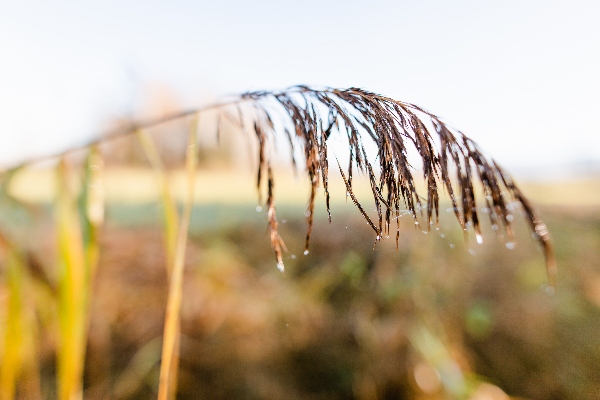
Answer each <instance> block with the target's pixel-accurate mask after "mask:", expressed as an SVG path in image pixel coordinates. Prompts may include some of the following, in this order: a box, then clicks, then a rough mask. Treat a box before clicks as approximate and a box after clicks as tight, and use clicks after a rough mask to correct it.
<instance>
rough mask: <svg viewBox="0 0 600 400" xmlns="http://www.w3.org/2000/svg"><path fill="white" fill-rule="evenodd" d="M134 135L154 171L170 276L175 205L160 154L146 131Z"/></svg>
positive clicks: (173, 253) (175, 215) (175, 231)
mask: <svg viewBox="0 0 600 400" xmlns="http://www.w3.org/2000/svg"><path fill="white" fill-rule="evenodd" d="M136 135H137V138H138V140H139V141H140V143H141V145H142V148H143V149H144V152H145V153H146V157H148V161H149V162H150V165H151V166H152V169H153V170H154V174H155V176H156V180H157V181H158V185H159V190H160V194H161V203H162V208H163V231H164V236H165V238H164V240H165V250H166V260H167V270H168V273H169V275H170V274H171V271H172V269H173V260H174V259H175V250H176V247H177V230H178V219H179V212H178V211H177V205H176V203H175V200H174V199H173V195H172V193H171V190H170V188H169V180H168V177H167V173H166V172H165V167H164V165H163V162H162V160H161V158H160V154H159V153H158V150H157V149H156V145H155V144H154V142H153V141H152V138H151V137H150V135H149V134H148V132H147V131H145V130H143V129H139V130H137V131H136Z"/></svg>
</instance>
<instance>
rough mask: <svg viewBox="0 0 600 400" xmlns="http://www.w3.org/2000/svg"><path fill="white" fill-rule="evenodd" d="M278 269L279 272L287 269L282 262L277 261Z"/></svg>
mask: <svg viewBox="0 0 600 400" xmlns="http://www.w3.org/2000/svg"><path fill="white" fill-rule="evenodd" d="M277 269H278V270H279V272H283V271H284V270H285V267H284V266H283V263H282V262H278V263H277Z"/></svg>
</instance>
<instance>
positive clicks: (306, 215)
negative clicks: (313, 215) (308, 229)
mask: <svg viewBox="0 0 600 400" xmlns="http://www.w3.org/2000/svg"><path fill="white" fill-rule="evenodd" d="M304 216H305V217H306V218H308V217H310V210H306V211H304Z"/></svg>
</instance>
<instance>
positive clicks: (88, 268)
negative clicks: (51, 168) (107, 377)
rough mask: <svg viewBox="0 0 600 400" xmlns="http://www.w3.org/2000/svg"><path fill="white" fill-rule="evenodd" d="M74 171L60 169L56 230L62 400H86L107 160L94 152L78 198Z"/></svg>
mask: <svg viewBox="0 0 600 400" xmlns="http://www.w3.org/2000/svg"><path fill="white" fill-rule="evenodd" d="M72 175H73V174H72V171H71V168H70V166H69V165H68V164H67V161H66V160H65V159H64V158H63V159H62V160H61V161H60V163H59V166H58V198H57V203H56V225H57V238H58V250H59V251H58V255H59V261H58V264H59V284H58V286H59V293H58V296H59V331H60V339H59V346H58V357H57V358H58V360H57V361H58V373H57V379H58V398H59V399H61V400H75V399H81V398H82V397H83V386H82V385H83V366H84V360H85V350H86V341H87V329H88V325H89V307H90V301H91V292H92V282H93V279H94V273H95V271H96V268H97V265H98V256H99V244H98V231H99V228H100V226H101V224H102V222H103V216H104V202H103V197H102V186H101V185H102V159H101V157H100V155H99V153H98V151H97V150H96V149H95V148H94V147H92V148H91V149H90V153H89V155H88V157H87V160H86V165H85V174H84V179H83V182H82V189H81V194H80V196H79V199H77V196H76V193H75V187H74V185H73V176H72Z"/></svg>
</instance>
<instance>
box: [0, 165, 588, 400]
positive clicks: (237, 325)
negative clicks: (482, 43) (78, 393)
mask: <svg viewBox="0 0 600 400" xmlns="http://www.w3.org/2000/svg"><path fill="white" fill-rule="evenodd" d="M53 173H54V171H44V170H36V169H29V170H25V171H23V174H22V175H21V176H18V177H16V178H15V180H14V182H13V183H12V185H11V187H10V193H11V194H12V195H14V196H15V197H16V198H18V199H20V200H22V201H23V202H25V203H27V204H29V209H28V211H23V210H22V209H16V208H10V207H12V206H9V205H7V204H4V205H2V214H1V215H0V222H1V223H2V226H6V227H9V228H10V230H12V231H14V235H15V237H20V238H21V243H22V246H23V249H24V253H25V256H26V263H27V276H28V277H29V279H30V280H31V282H32V284H31V285H30V286H29V289H28V290H30V291H31V298H32V299H33V300H32V301H33V302H34V303H35V304H38V305H39V304H42V305H44V304H46V305H48V307H47V308H48V309H46V310H44V309H43V307H42V308H39V310H41V311H39V312H38V314H37V316H36V317H35V318H34V320H35V323H33V325H35V326H36V327H37V328H36V329H37V333H36V334H37V336H38V340H39V348H38V354H39V355H38V357H37V366H38V367H39V376H38V377H37V378H35V377H31V376H25V377H24V378H23V380H22V382H21V386H20V387H19V392H18V393H20V394H21V395H23V394H25V393H39V394H41V395H42V396H43V398H54V396H55V393H56V392H55V391H56V389H55V383H54V380H55V374H56V371H55V367H54V363H55V355H54V348H55V343H56V332H54V331H52V330H51V329H48V328H46V327H47V326H49V325H48V324H45V322H44V321H45V320H47V319H51V318H52V317H53V315H54V314H53V313H54V312H55V311H53V310H52V306H51V302H50V301H49V300H48V298H50V297H51V293H52V291H53V290H56V272H55V271H54V270H53V268H52V265H53V264H54V263H55V259H56V257H57V255H56V250H55V249H54V240H55V238H54V236H53V233H52V230H51V225H52V224H51V216H50V215H49V213H48V204H49V203H50V202H51V200H52V199H53V196H54V195H55V182H54V175H53ZM172 174H173V175H172V176H171V177H170V181H171V182H172V184H173V189H174V192H175V193H177V191H178V190H179V189H178V188H179V187H180V186H181V185H180V181H181V180H182V179H183V178H182V176H181V173H179V172H174V173H172ZM276 178H277V179H276V200H277V205H278V219H279V222H280V233H281V235H282V237H283V239H284V240H285V242H286V245H287V247H288V252H287V253H285V255H284V262H285V265H286V272H285V274H281V273H279V271H278V270H277V268H276V265H275V264H276V263H275V258H274V256H273V253H272V250H271V248H270V245H269V239H268V232H267V228H266V227H267V221H266V216H265V210H264V209H257V194H256V188H255V186H254V185H255V180H254V179H255V178H254V175H251V174H247V175H246V174H242V173H239V172H235V173H232V172H223V171H201V172H200V173H199V177H198V182H197V187H198V192H197V196H196V204H195V208H194V213H193V215H192V224H191V232H192V234H191V237H190V243H189V246H188V252H187V260H186V273H185V274H186V275H185V283H184V296H183V306H182V339H181V361H180V372H179V393H178V398H180V399H197V398H207V399H405V398H408V399H423V400H424V399H444V398H465V399H466V398H470V399H479V400H484V399H486V400H487V399H490V400H495V399H507V398H508V397H507V394H508V395H510V396H511V397H513V398H528V399H594V398H600V337H599V335H598V332H599V328H600V179H595V180H585V181H584V180H582V181H576V182H562V183H543V184H541V183H537V184H523V185H522V186H523V189H524V192H525V193H526V194H527V195H528V196H530V198H531V199H532V200H533V202H534V203H536V204H538V205H539V206H540V209H541V213H542V216H543V217H544V219H545V221H546V223H547V225H548V227H549V229H550V232H551V234H552V236H553V238H554V243H555V247H556V253H557V258H558V266H559V272H558V288H557V291H556V293H555V294H554V296H548V295H547V294H546V293H545V291H544V290H543V289H544V288H545V284H546V283H547V282H546V274H545V268H544V261H543V256H542V254H541V252H540V251H539V249H538V248H537V244H536V243H535V242H534V241H533V239H532V238H531V235H530V233H529V231H528V229H527V227H525V226H524V223H523V222H522V221H520V219H518V218H517V219H516V220H517V242H516V247H515V248H514V249H512V250H510V249H508V248H507V246H506V239H505V238H497V237H496V234H495V232H494V231H493V230H492V229H491V227H490V226H489V223H487V222H484V226H483V236H484V242H483V244H481V245H478V244H476V243H475V241H474V238H472V237H471V238H469V240H468V241H466V242H465V240H464V237H463V233H462V231H461V230H460V229H459V226H458V224H457V223H456V221H455V220H454V218H453V217H452V215H450V214H449V213H447V212H446V206H443V207H442V213H441V214H442V216H441V228H440V230H439V231H436V230H432V231H431V232H429V233H427V234H425V233H423V232H422V230H421V229H420V228H417V229H415V225H414V223H413V221H412V220H411V219H410V217H404V218H402V219H401V220H400V222H401V233H400V240H399V249H398V251H396V244H395V240H394V238H389V239H387V240H384V241H382V242H381V243H379V244H377V245H376V246H375V248H373V246H374V234H373V231H372V230H371V229H370V227H369V226H368V225H367V224H366V223H365V222H364V220H363V218H362V217H361V216H360V214H359V213H358V212H357V211H356V210H355V207H354V206H353V205H352V204H351V202H350V203H347V201H346V197H345V189H344V187H343V182H341V179H340V178H339V177H337V176H335V175H334V174H333V173H332V178H331V182H330V185H331V193H332V215H333V222H332V224H331V225H329V224H328V223H327V219H326V213H325V209H324V208H325V207H324V204H322V203H323V201H322V199H319V200H320V201H318V203H317V209H316V218H315V221H316V225H315V230H314V233H313V238H312V240H311V248H310V253H309V254H308V255H306V256H303V255H302V250H303V241H304V235H305V231H306V223H305V218H304V216H303V215H304V210H305V206H306V199H307V195H308V191H309V189H308V185H306V184H305V182H304V179H302V178H301V179H300V180H299V181H298V182H296V181H295V180H294V179H293V175H292V174H285V173H282V175H281V176H277V177H276ZM355 185H356V186H355V187H356V188H357V193H358V196H359V199H361V198H362V199H364V204H365V205H366V206H367V208H369V205H370V203H369V196H370V195H369V194H368V192H367V191H368V190H369V188H368V182H366V180H365V179H358V178H357V179H356V181H355ZM104 191H105V197H106V202H107V208H106V223H105V226H104V228H103V229H102V232H101V236H100V246H101V253H100V262H99V266H98V270H97V276H96V280H95V282H94V287H93V299H92V316H91V320H90V330H89V339H88V343H87V355H86V363H85V382H84V398H86V399H105V398H112V399H146V398H151V397H155V396H156V393H155V392H154V391H155V390H156V388H157V381H158V368H159V359H160V345H161V335H162V328H163V323H164V312H165V304H166V294H167V276H166V271H165V255H164V251H163V246H162V231H161V228H160V209H159V208H160V207H159V204H158V201H157V199H158V191H157V188H156V184H155V180H154V176H153V173H152V171H150V170H145V169H118V170H117V169H114V170H110V169H109V170H107V171H106V173H105V175H104ZM177 196H181V194H179V195H177ZM319 197H320V198H321V197H322V196H319ZM371 201H372V200H371ZM257 210H258V211H257ZM369 212H370V213H371V214H372V213H373V210H370V211H369ZM508 247H511V246H508ZM3 272H4V271H3ZM4 282H5V281H3V283H4ZM2 287H3V288H4V287H5V285H3V286H2ZM3 290H4V292H2V293H0V296H3V297H2V301H6V296H5V293H6V290H5V289H3ZM32 307H33V306H32ZM36 307H37V306H36ZM2 351H3V354H6V352H7V349H3V350H2ZM36 379H37V382H39V388H37V389H36V388H33V389H32V388H31V387H29V388H27V387H26V386H27V385H30V386H31V382H35V381H36ZM18 398H19V397H18ZM20 398H25V396H24V395H23V396H21V397H20Z"/></svg>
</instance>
